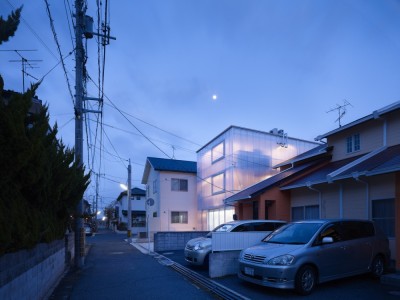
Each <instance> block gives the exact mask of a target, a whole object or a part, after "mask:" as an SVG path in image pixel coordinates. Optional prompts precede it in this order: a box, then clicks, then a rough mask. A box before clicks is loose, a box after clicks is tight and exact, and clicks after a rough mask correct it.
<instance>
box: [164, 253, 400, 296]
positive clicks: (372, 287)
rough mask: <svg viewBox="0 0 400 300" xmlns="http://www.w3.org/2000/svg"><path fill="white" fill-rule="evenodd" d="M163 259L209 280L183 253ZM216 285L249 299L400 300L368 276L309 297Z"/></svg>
mask: <svg viewBox="0 0 400 300" xmlns="http://www.w3.org/2000/svg"><path fill="white" fill-rule="evenodd" d="M160 254H161V255H164V256H165V257H168V258H169V259H171V260H173V261H175V262H177V263H179V264H181V265H183V266H185V267H187V268H189V269H191V270H193V271H196V272H198V273H200V274H202V275H203V276H206V277H208V270H207V269H206V268H202V267H197V266H191V265H189V264H188V263H187V262H186V261H185V260H184V255H183V250H182V251H168V252H160ZM213 280H214V281H216V282H218V283H220V284H222V285H224V286H226V287H228V288H230V289H232V290H234V291H235V292H238V293H240V294H242V295H243V296H246V297H248V298H250V299H254V300H257V299H263V300H264V299H288V298H290V299H305V298H306V299H307V300H314V299H315V300H317V299H318V300H321V299H324V300H327V299H340V300H346V299H358V300H369V299H371V300H372V299H374V300H377V299H379V300H381V299H397V300H399V299H400V288H398V287H393V286H386V285H382V284H381V283H380V281H379V280H375V279H373V278H371V277H370V276H369V275H368V274H365V275H360V276H354V277H350V278H346V279H341V280H336V281H332V282H329V283H324V284H321V285H319V286H317V287H316V289H315V290H314V292H313V293H312V294H311V295H309V296H307V297H304V296H300V295H297V294H296V293H295V292H294V291H291V290H279V289H272V288H267V287H262V286H258V285H255V284H251V283H248V282H245V281H242V280H240V279H239V278H238V277H237V276H236V275H232V276H225V277H223V278H214V279H213Z"/></svg>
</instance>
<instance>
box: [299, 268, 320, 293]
mask: <svg viewBox="0 0 400 300" xmlns="http://www.w3.org/2000/svg"><path fill="white" fill-rule="evenodd" d="M316 283H317V273H316V271H315V269H314V268H313V267H312V266H307V265H306V266H302V267H301V268H300V270H299V271H298V272H297V274H296V279H295V289H296V292H297V293H299V294H300V295H309V294H311V292H312V291H313V289H314V287H315V285H316Z"/></svg>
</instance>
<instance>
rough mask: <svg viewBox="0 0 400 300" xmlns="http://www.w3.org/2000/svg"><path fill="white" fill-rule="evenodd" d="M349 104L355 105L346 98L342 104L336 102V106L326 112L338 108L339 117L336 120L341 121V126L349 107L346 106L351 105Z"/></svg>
mask: <svg viewBox="0 0 400 300" xmlns="http://www.w3.org/2000/svg"><path fill="white" fill-rule="evenodd" d="M349 105H350V106H351V107H353V105H351V103H350V102H349V101H347V100H346V99H344V100H343V104H342V105H339V104H336V107H334V108H332V109H330V110H328V111H327V112H326V113H329V112H332V111H335V110H337V112H338V115H339V116H338V118H337V119H336V120H335V122H339V127H342V123H341V120H342V118H343V117H344V115H345V114H346V111H347V108H346V107H347V106H349Z"/></svg>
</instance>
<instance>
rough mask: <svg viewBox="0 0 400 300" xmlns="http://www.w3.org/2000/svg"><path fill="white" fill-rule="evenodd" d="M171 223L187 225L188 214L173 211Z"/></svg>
mask: <svg viewBox="0 0 400 300" xmlns="http://www.w3.org/2000/svg"><path fill="white" fill-rule="evenodd" d="M171 223H175V224H176V223H178V224H187V223H188V212H187V211H171Z"/></svg>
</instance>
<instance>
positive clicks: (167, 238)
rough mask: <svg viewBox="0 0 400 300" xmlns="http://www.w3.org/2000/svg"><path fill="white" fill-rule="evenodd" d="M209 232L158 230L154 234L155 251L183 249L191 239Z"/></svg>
mask: <svg viewBox="0 0 400 300" xmlns="http://www.w3.org/2000/svg"><path fill="white" fill-rule="evenodd" d="M207 233H208V231H175V232H164V231H162V232H156V233H155V234H154V251H155V252H159V251H170V250H183V249H185V246H186V243H187V242H188V241H189V240H191V239H194V238H197V237H201V236H205V235H206V234H207Z"/></svg>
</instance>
